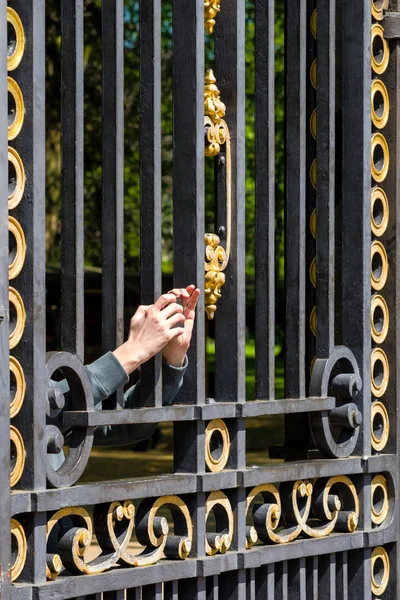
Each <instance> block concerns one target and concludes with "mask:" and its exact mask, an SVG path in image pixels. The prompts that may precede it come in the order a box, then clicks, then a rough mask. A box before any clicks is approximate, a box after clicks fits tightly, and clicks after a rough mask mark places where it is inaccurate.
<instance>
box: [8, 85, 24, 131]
mask: <svg viewBox="0 0 400 600" xmlns="http://www.w3.org/2000/svg"><path fill="white" fill-rule="evenodd" d="M7 89H8V139H9V140H14V139H15V138H16V137H17V135H18V134H19V133H20V131H21V129H22V125H23V124H24V117H25V107H24V98H23V96H22V92H21V88H20V87H19V85H18V83H17V82H16V81H15V79H12V78H11V77H7Z"/></svg>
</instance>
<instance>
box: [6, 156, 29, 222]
mask: <svg viewBox="0 0 400 600" xmlns="http://www.w3.org/2000/svg"><path fill="white" fill-rule="evenodd" d="M8 172H9V179H8V210H12V209H13V208H15V207H16V206H18V204H19V203H20V202H21V200H22V196H23V195H24V191H25V169H24V165H23V162H22V160H21V157H20V155H19V154H18V152H17V151H16V150H15V149H14V148H11V146H9V147H8Z"/></svg>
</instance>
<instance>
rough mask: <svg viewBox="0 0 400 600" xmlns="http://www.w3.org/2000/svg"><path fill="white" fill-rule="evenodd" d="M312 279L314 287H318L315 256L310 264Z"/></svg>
mask: <svg viewBox="0 0 400 600" xmlns="http://www.w3.org/2000/svg"><path fill="white" fill-rule="evenodd" d="M310 281H311V283H312V285H313V287H317V259H316V257H315V256H314V258H313V259H312V261H311V265H310Z"/></svg>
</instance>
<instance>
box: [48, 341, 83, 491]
mask: <svg viewBox="0 0 400 600" xmlns="http://www.w3.org/2000/svg"><path fill="white" fill-rule="evenodd" d="M57 371H58V372H60V373H61V374H62V375H63V377H64V378H65V379H66V381H67V383H68V386H69V389H70V392H69V394H68V396H69V398H70V403H71V406H72V409H73V410H84V411H91V410H94V401H93V392H92V387H91V384H90V380H89V376H88V374H87V373H86V371H85V368H84V366H83V365H82V363H81V362H80V360H79V359H78V358H77V357H76V356H74V355H73V354H70V353H69V352H52V353H48V354H47V364H46V377H47V380H48V382H49V387H48V399H47V426H46V437H47V454H48V459H47V462H46V477H47V481H48V483H49V485H50V486H51V487H54V488H58V487H70V486H71V485H73V484H74V483H76V481H77V480H78V479H79V477H80V476H81V475H82V473H83V471H84V470H85V467H86V464H87V461H88V460H89V456H90V451H91V449H92V445H93V429H94V428H93V427H74V428H73V429H72V430H71V431H65V430H64V427H63V410H64V409H65V408H66V406H65V396H64V394H63V392H62V390H61V389H60V388H59V387H57V385H50V382H52V377H53V375H54V373H55V372H57ZM64 435H65V437H67V436H68V443H67V444H66V445H68V446H69V451H68V453H67V454H66V455H65V457H64V461H63V462H62V464H61V466H59V467H58V468H55V467H54V466H53V464H52V461H51V460H49V455H51V454H56V455H57V454H61V453H62V452H63V448H64V445H65V437H64Z"/></svg>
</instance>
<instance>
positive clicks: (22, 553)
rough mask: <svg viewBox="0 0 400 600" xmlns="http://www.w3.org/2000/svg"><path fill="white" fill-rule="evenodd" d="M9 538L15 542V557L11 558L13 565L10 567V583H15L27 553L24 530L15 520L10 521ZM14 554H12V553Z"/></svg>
mask: <svg viewBox="0 0 400 600" xmlns="http://www.w3.org/2000/svg"><path fill="white" fill-rule="evenodd" d="M10 529H11V536H12V537H13V538H14V540H15V545H14V544H13V547H16V550H17V551H16V556H15V558H14V556H13V557H12V558H13V559H14V560H13V563H12V565H11V581H15V580H16V579H18V577H19V576H20V575H21V573H22V569H23V568H24V566H25V561H26V555H27V551H28V545H27V543H26V536H25V531H24V528H23V527H22V525H21V523H19V522H18V521H17V520H16V519H11V527H10ZM13 554H14V553H13Z"/></svg>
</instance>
